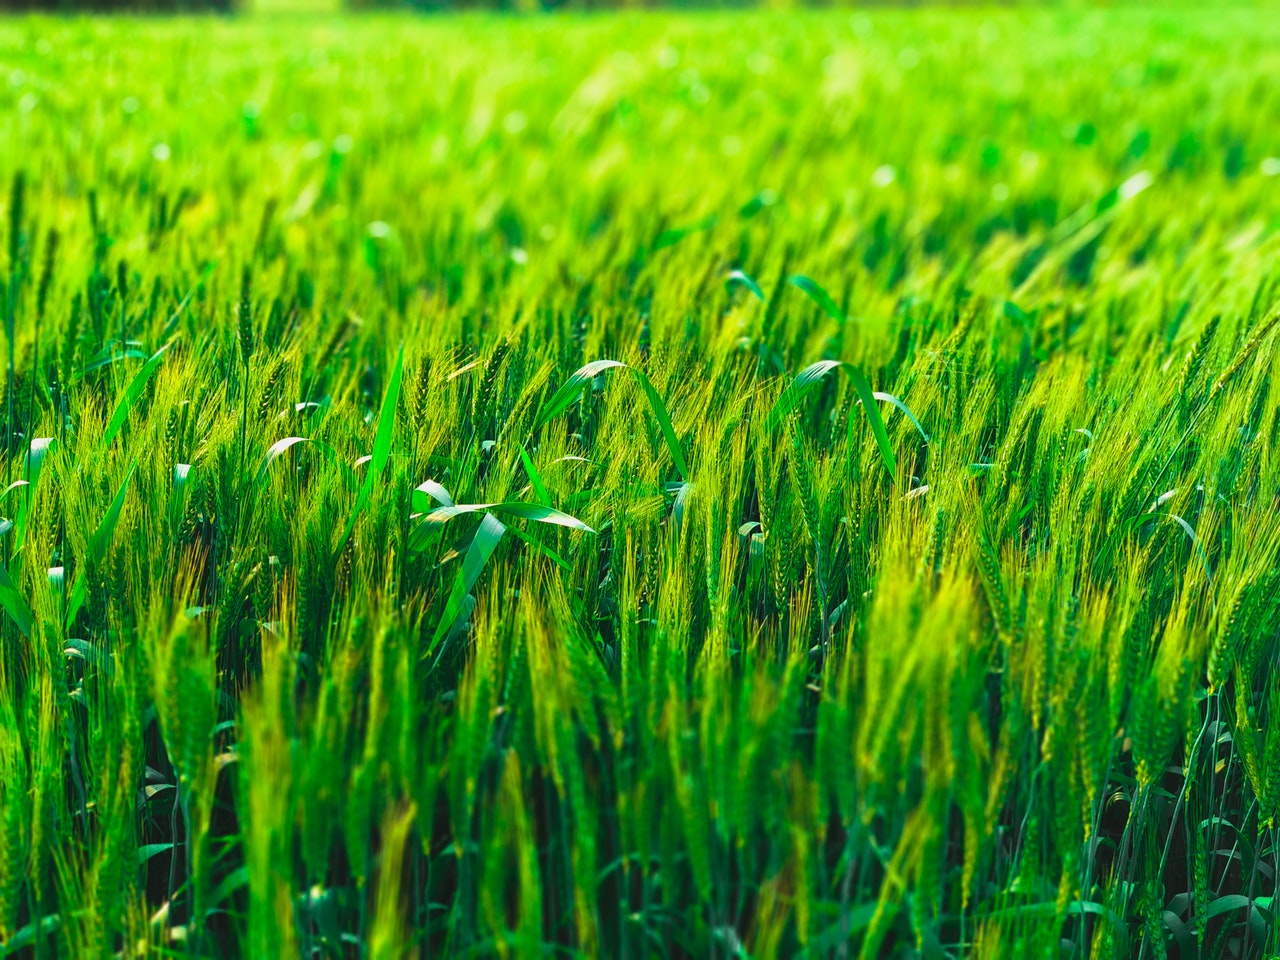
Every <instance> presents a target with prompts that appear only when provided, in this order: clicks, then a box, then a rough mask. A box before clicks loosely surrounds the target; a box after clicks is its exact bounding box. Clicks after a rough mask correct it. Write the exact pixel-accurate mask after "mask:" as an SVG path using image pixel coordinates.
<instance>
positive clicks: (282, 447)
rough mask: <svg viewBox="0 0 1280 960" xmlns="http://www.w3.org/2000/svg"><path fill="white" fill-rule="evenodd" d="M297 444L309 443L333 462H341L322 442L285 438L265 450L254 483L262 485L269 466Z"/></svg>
mask: <svg viewBox="0 0 1280 960" xmlns="http://www.w3.org/2000/svg"><path fill="white" fill-rule="evenodd" d="M299 443H309V444H312V445H313V446H316V447H319V448H320V449H321V450H323V451H324V452H325V453H326V454H328V455H329V457H330V458H332V459H333V460H335V461H338V462H339V463H340V462H341V458H340V457H339V456H338V451H337V450H335V449H333V447H331V446H329V444H327V443H325V442H324V441H323V440H313V439H311V438H310V437H285V438H284V439H283V440H277V441H276V442H275V443H273V444H272V445H271V446H270V447H268V448H267V453H266V455H265V456H264V457H263V458H262V466H260V467H258V474H257V476H256V477H255V478H254V482H255V483H262V482H263V481H264V480H266V479H267V471H269V470H270V469H271V465H272V464H273V463H275V462H276V460H278V459H279V458H280V455H281V454H282V453H284V452H285V451H286V450H288V449H289V448H290V447H293V446H295V445H297V444H299Z"/></svg>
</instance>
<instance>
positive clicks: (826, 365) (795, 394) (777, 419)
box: [765, 360, 840, 430]
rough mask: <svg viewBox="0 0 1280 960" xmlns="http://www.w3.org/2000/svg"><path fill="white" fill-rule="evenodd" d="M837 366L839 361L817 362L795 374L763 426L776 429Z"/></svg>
mask: <svg viewBox="0 0 1280 960" xmlns="http://www.w3.org/2000/svg"><path fill="white" fill-rule="evenodd" d="M839 366H840V361H839V360H819V361H818V362H817V363H811V364H809V366H807V367H805V368H804V369H803V370H801V371H800V372H799V373H798V374H796V378H795V379H794V380H792V381H791V383H789V384H788V385H787V389H785V390H783V391H782V396H780V397H778V401H777V403H775V404H774V405H773V409H772V410H770V411H769V416H768V417H767V418H766V420H765V425H766V426H767V427H768V428H769V429H770V430H773V429H775V428H777V426H778V424H780V423H781V422H782V421H783V420H785V419H786V418H787V416H788V415H790V413H791V411H792V410H794V409H795V408H796V407H798V406H800V402H801V401H802V400H804V398H805V397H806V396H807V395H808V393H809V391H810V390H812V389H813V388H814V387H815V386H817V384H818V381H820V380H821V379H822V378H823V377H825V376H826V375H827V374H828V373H830V372H831V371H832V370H835V369H837V368H838V367H839Z"/></svg>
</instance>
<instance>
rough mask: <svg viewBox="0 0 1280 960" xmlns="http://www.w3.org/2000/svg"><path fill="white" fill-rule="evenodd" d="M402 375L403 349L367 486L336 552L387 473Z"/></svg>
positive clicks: (393, 373)
mask: <svg viewBox="0 0 1280 960" xmlns="http://www.w3.org/2000/svg"><path fill="white" fill-rule="evenodd" d="M403 373H404V347H403V346H402V347H401V348H400V353H399V354H398V355H397V356H396V365H395V368H394V369H393V370H392V371H391V382H390V383H388V384H387V392H386V394H384V395H383V398H382V409H381V410H380V411H379V412H378V432H377V433H376V434H375V435H374V438H373V458H372V459H371V460H370V462H369V469H368V470H367V471H366V472H365V475H364V483H363V484H361V485H360V493H359V494H357V495H356V502H355V505H354V506H353V507H352V508H351V515H350V516H349V517H348V518H347V527H346V529H345V530H344V531H343V532H342V538H341V539H340V540H339V541H338V545H337V548H336V550H341V549H342V547H343V545H344V544H346V542H347V540H348V539H349V538H350V536H351V531H352V530H354V529H355V526H356V520H358V519H359V517H360V514H361V513H362V512H363V511H364V508H365V507H366V506H367V505H368V503H369V498H370V497H372V496H373V491H374V488H375V487H376V486H377V485H378V479H379V478H380V477H381V476H382V471H383V470H384V469H386V466H387V461H388V460H390V459H391V438H392V436H393V435H394V434H395V426H396V404H397V403H399V402H400V380H401V376H402V374H403Z"/></svg>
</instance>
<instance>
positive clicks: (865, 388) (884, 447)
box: [845, 363, 898, 479]
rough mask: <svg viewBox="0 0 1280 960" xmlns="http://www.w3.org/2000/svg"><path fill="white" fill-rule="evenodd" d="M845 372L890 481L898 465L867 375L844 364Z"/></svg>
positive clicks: (895, 473) (850, 438) (850, 423)
mask: <svg viewBox="0 0 1280 960" xmlns="http://www.w3.org/2000/svg"><path fill="white" fill-rule="evenodd" d="M845 370H846V371H847V372H848V374H849V379H851V380H852V381H853V388H854V389H855V390H857V391H858V396H859V397H860V398H861V400H862V412H863V413H864V414H866V417H867V422H868V423H870V424H871V432H872V434H874V435H875V438H876V446H878V447H879V448H880V458H881V459H882V460H883V461H884V465H885V469H886V470H888V471H889V477H890V479H893V478H894V477H896V476H897V475H898V464H897V461H896V460H895V459H894V457H893V448H892V447H890V446H889V434H888V432H886V430H885V428H884V420H883V419H882V418H881V416H880V408H879V407H877V406H876V396H875V393H874V391H872V389H871V384H870V383H869V382H868V381H867V375H866V374H865V373H863V372H862V368H861V367H858V366H855V365H854V364H852V363H848V364H845ZM854 422H855V421H854V418H853V417H850V418H849V449H851V450H852V449H853V427H854Z"/></svg>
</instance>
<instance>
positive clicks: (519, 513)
mask: <svg viewBox="0 0 1280 960" xmlns="http://www.w3.org/2000/svg"><path fill="white" fill-rule="evenodd" d="M481 511H491V512H493V513H502V514H506V515H507V516H511V517H519V518H520V519H521V520H536V521H537V522H538V523H550V524H554V525H555V526H558V527H568V528H569V529H571V530H581V531H582V532H583V533H595V531H594V530H592V529H591V528H590V527H588V526H587V525H586V524H585V523H583V522H582V521H581V520H579V519H578V518H577V517H571V516H569V514H567V513H563V512H562V511H560V510H556V509H555V508H554V507H544V506H542V505H541V504H537V503H518V502H515V501H511V502H508V503H458V504H454V505H453V506H450V507H440V508H438V509H436V510H433V511H431V513H429V514H427V515H426V517H424V518H423V522H424V523H445V522H446V521H449V520H452V519H453V518H454V517H460V516H462V515H463V514H465V513H480V512H481Z"/></svg>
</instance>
